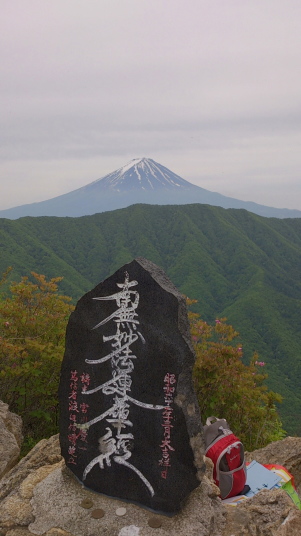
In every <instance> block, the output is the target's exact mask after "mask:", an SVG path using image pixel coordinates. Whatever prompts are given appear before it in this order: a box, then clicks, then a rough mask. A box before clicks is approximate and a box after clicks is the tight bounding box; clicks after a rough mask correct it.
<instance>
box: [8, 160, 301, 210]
mask: <svg viewBox="0 0 301 536" xmlns="http://www.w3.org/2000/svg"><path fill="white" fill-rule="evenodd" d="M137 203H139V204H149V205H186V204H190V203H205V204H207V205H215V206H218V207H224V208H244V209H246V210H249V211H250V212H254V213H255V214H259V215H261V216H269V217H275V218H300V217H301V211H299V210H288V209H279V208H273V207H266V206H264V205H258V204H257V203H252V202H251V201H240V200H239V199H234V198H232V197H226V196H224V195H221V194H218V193H217V192H211V191H209V190H205V189H204V188H201V187H200V186H196V185H194V184H191V183H190V182H188V181H186V180H185V179H182V178H181V177H179V175H176V174H175V173H173V172H172V171H170V170H169V169H167V168H166V167H164V166H162V165H161V164H158V163H157V162H155V161H154V160H152V159H151V158H134V160H131V162H129V163H128V164H126V165H125V166H122V167H121V168H119V169H117V170H116V171H113V172H112V173H109V174H108V175H106V176H105V177H103V178H102V179H97V180H96V181H94V182H90V183H89V184H87V185H86V186H82V187H81V188H78V189H77V190H73V191H72V192H69V193H67V194H63V195H60V196H58V197H54V198H53V199H48V200H46V201H40V202H39V203H32V204H29V205H21V206H19V207H13V208H9V209H6V210H1V211H0V218H10V219H16V218H20V217H21V216H73V217H75V216H86V215H89V214H95V213H97V212H106V211H108V210H116V209H120V208H126V207H129V206H130V205H135V204H137Z"/></svg>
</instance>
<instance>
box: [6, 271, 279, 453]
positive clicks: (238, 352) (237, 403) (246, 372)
mask: <svg viewBox="0 0 301 536" xmlns="http://www.w3.org/2000/svg"><path fill="white" fill-rule="evenodd" d="M8 272H9V270H8V271H7V273H8ZM7 273H6V274H4V276H3V278H2V280H1V281H0V285H1V283H3V282H4V281H5V279H6V275H7ZM61 279H62V278H60V277H57V278H52V279H50V280H49V281H48V280H47V279H46V277H45V276H44V275H39V274H36V273H34V272H32V274H31V279H29V278H28V277H23V278H22V279H21V281H20V282H18V283H13V284H12V285H11V286H10V294H9V295H8V296H7V297H4V296H2V297H0V398H1V399H2V400H3V401H4V402H6V403H8V404H9V406H10V410H11V411H14V412H16V413H18V414H19V415H21V417H22V419H23V423H24V435H25V437H26V442H27V447H28V448H29V447H30V446H32V445H33V444H34V443H35V442H36V441H37V440H39V439H41V438H43V437H47V436H48V437H49V436H50V435H52V434H55V433H57V431H58V428H57V420H58V383H59V374H60V367H61V362H62V358H63V354H64V347H65V330H66V325H67V321H68V318H69V315H70V313H71V311H72V310H73V308H74V307H73V306H72V305H71V303H70V302H71V298H69V297H67V296H63V295H61V294H59V292H58V283H59V281H60V280H61ZM192 303H194V301H192V300H188V305H191V304H192ZM189 319H190V325H191V336H192V341H193V345H194V349H195V352H196V363H195V368H194V383H195V389H196V392H197V396H198V401H199V404H200V409H201V415H202V420H203V422H204V421H205V420H206V418H207V417H208V416H211V415H215V416H217V417H223V418H226V419H227V421H228V422H229V424H230V425H231V428H232V430H233V432H235V433H236V435H238V436H239V437H240V439H241V440H242V441H243V443H244V445H245V447H246V448H247V449H249V450H251V449H253V448H258V447H262V446H264V445H266V444H267V443H269V442H270V441H273V440H276V439H280V438H281V437H283V436H284V435H285V432H284V431H283V429H282V425H281V422H280V419H279V416H278V413H277V410H276V406H275V404H276V403H277V402H280V401H281V397H280V395H277V394H275V393H273V392H272V391H269V390H268V389H267V387H266V386H265V384H264V380H265V378H266V374H264V373H263V371H264V365H265V364H264V362H262V361H259V359H258V356H257V355H256V354H255V355H254V356H253V358H252V360H251V363H250V364H249V365H245V364H244V363H243V361H242V356H243V349H242V346H241V345H240V344H235V343H234V342H233V341H234V339H235V338H236V337H237V336H238V333H237V332H236V331H235V330H234V328H233V327H232V326H230V325H228V324H227V323H226V321H225V319H217V320H216V322H215V325H213V326H210V325H208V324H207V323H206V322H204V321H203V320H201V319H200V318H199V315H198V314H196V313H192V312H190V313H189ZM24 452H26V448H25V450H24Z"/></svg>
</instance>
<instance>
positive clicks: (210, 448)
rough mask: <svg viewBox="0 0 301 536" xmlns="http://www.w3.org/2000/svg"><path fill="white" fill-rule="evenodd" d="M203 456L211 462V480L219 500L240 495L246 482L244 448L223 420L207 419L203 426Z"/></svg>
mask: <svg viewBox="0 0 301 536" xmlns="http://www.w3.org/2000/svg"><path fill="white" fill-rule="evenodd" d="M213 421H215V422H213ZM204 439H205V448H206V450H205V455H206V456H207V457H208V458H210V459H211V460H212V461H213V464H214V468H213V479H214V481H215V483H216V485H217V486H218V487H219V488H220V492H221V498H222V499H228V498H229V497H234V496H235V495H240V494H241V493H242V491H243V489H244V487H245V484H246V480H247V470H246V462H245V454H244V447H243V444H242V443H241V441H240V440H239V439H238V438H237V437H236V436H235V435H234V434H233V433H232V432H231V430H230V427H229V425H228V423H227V421H226V420H225V419H217V417H209V418H208V419H207V421H206V426H204Z"/></svg>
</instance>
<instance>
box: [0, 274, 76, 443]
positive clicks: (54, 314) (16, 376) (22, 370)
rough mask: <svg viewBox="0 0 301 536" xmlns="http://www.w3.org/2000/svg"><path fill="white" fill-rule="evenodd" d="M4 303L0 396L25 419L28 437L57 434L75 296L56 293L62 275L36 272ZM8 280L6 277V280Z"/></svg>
mask: <svg viewBox="0 0 301 536" xmlns="http://www.w3.org/2000/svg"><path fill="white" fill-rule="evenodd" d="M32 277H33V281H30V280H29V278H28V277H23V278H22V279H21V281H20V282H19V283H13V284H12V285H11V286H10V296H9V297H7V298H2V299H1V300H0V392H1V398H2V399H3V401H4V402H6V403H7V404H9V406H10V409H11V410H12V411H15V412H16V413H18V414H19V415H21V417H22V419H23V424H24V433H25V436H27V437H31V438H33V440H37V439H41V438H42V437H45V436H49V435H51V434H53V433H56V432H57V413H58V397H57V390H58V382H59V374H60V367H61V361H62V357H63V353H64V342H65V329H66V323H67V320H68V317H69V315H70V313H71V311H72V310H73V306H72V305H71V303H70V302H71V298H69V297H67V296H62V295H60V294H59V293H58V285H57V283H58V282H59V281H61V279H62V278H61V277H57V278H53V279H50V280H49V281H47V280H46V278H45V276H44V275H39V274H36V273H34V272H32ZM4 279H5V278H4Z"/></svg>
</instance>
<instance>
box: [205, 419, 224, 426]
mask: <svg viewBox="0 0 301 536" xmlns="http://www.w3.org/2000/svg"><path fill="white" fill-rule="evenodd" d="M221 420H222V419H218V418H217V417H208V418H207V420H206V426H210V424H212V423H213V422H214V421H221Z"/></svg>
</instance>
